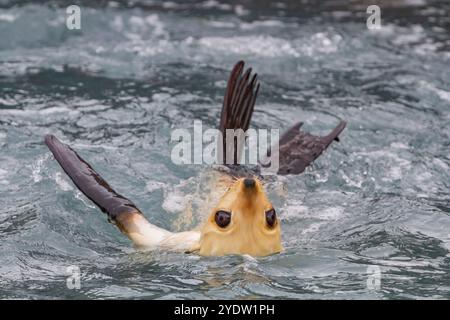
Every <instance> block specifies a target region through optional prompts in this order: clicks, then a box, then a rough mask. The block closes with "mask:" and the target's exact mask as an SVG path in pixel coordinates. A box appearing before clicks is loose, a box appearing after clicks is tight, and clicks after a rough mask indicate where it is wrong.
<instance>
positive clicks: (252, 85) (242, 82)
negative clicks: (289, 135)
mask: <svg viewBox="0 0 450 320" xmlns="http://www.w3.org/2000/svg"><path fill="white" fill-rule="evenodd" d="M258 91H259V82H258V80H257V74H254V75H252V68H248V69H247V70H245V71H244V62H243V61H239V62H238V63H236V65H235V66H234V68H233V70H232V71H231V74H230V77H229V79H228V83H227V89H226V92H225V97H224V100H223V106H222V112H221V115H220V125H219V130H220V131H221V132H222V136H223V141H222V144H223V153H222V155H223V156H222V158H223V163H225V164H228V165H231V164H238V160H237V159H238V155H240V154H241V152H242V149H243V144H240V145H238V143H237V139H235V141H234V143H233V144H231V145H227V144H226V129H242V130H243V131H244V132H245V131H247V129H248V128H249V126H250V120H251V117H252V114H253V110H254V107H255V101H256V97H257V95H258ZM233 149H234V159H233V158H231V159H232V160H233V161H232V163H230V161H227V159H226V158H227V154H231V153H233Z"/></svg>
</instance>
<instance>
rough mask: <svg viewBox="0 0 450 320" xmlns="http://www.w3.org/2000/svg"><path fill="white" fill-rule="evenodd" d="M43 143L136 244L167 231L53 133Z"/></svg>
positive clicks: (155, 240)
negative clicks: (155, 224)
mask: <svg viewBox="0 0 450 320" xmlns="http://www.w3.org/2000/svg"><path fill="white" fill-rule="evenodd" d="M45 144H46V145H47V146H48V148H49V149H50V151H51V152H52V153H53V155H54V156H55V159H56V160H57V161H58V163H59V164H60V165H61V167H62V168H63V170H64V171H65V172H66V173H67V175H68V176H69V177H70V178H71V179H72V181H73V183H74V184H75V185H76V186H77V188H78V189H79V190H80V191H81V192H82V193H83V194H84V195H86V197H88V198H89V199H90V200H92V202H94V203H95V204H96V205H97V206H98V207H99V208H100V209H101V210H102V211H103V212H104V213H106V214H107V215H108V220H109V221H110V222H113V223H114V224H116V225H117V227H118V228H119V229H120V230H121V231H122V232H123V233H124V234H126V235H127V236H128V238H130V239H131V240H132V241H133V242H134V244H135V245H136V246H139V247H142V246H152V245H155V244H157V243H158V242H159V241H161V239H163V238H164V237H166V236H167V235H168V234H170V233H169V232H168V231H166V230H163V229H160V228H158V227H156V226H154V225H152V224H150V223H149V222H148V221H147V219H146V218H145V217H144V215H143V214H142V213H141V211H140V210H139V209H138V208H137V207H136V205H135V204H134V203H133V202H131V201H130V200H128V199H127V198H125V197H123V196H122V195H120V194H118V193H117V192H116V191H114V190H113V189H112V188H111V187H110V186H109V184H108V183H107V182H106V181H105V180H104V179H103V178H102V177H101V176H100V175H99V174H98V173H97V172H95V170H94V169H93V168H92V167H91V166H90V165H89V164H88V163H87V162H86V161H84V160H83V159H82V158H81V157H80V156H79V155H78V154H77V153H76V152H75V151H74V150H72V149H71V148H70V147H69V146H68V145H66V144H64V143H62V142H61V141H59V140H58V139H57V138H56V137H55V136H53V135H47V136H46V137H45Z"/></svg>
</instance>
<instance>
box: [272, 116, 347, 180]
mask: <svg viewBox="0 0 450 320" xmlns="http://www.w3.org/2000/svg"><path fill="white" fill-rule="evenodd" d="M302 125H303V122H299V123H297V124H295V125H293V126H292V127H291V128H290V129H289V130H288V131H286V133H284V134H283V136H282V137H281V139H280V142H279V148H280V153H279V156H280V157H279V163H280V167H279V169H278V174H281V175H286V174H299V173H302V172H303V171H304V170H305V169H306V167H307V166H309V165H310V164H311V163H312V162H313V161H314V160H315V159H317V157H319V156H320V155H321V154H322V152H323V151H324V150H325V149H326V148H328V146H329V145H330V144H331V143H332V142H333V141H339V134H340V133H341V132H342V130H344V128H345V126H346V125H347V123H346V122H345V121H341V122H340V123H339V124H338V125H337V126H336V128H334V129H333V131H331V132H330V133H329V134H328V135H326V136H323V137H319V136H314V135H312V134H309V133H306V132H303V131H302V130H300V127H301V126H302Z"/></svg>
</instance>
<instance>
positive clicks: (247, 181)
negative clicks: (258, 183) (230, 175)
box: [244, 178, 255, 189]
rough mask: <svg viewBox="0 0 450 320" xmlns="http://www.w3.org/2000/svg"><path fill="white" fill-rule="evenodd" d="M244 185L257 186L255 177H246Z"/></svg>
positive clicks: (247, 186) (248, 186)
mask: <svg viewBox="0 0 450 320" xmlns="http://www.w3.org/2000/svg"><path fill="white" fill-rule="evenodd" d="M244 186H245V187H246V188H249V189H250V188H254V187H255V179H253V178H246V179H244Z"/></svg>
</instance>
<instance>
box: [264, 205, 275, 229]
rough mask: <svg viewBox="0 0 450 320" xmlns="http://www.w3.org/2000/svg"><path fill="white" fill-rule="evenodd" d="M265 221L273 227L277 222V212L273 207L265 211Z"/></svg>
mask: <svg viewBox="0 0 450 320" xmlns="http://www.w3.org/2000/svg"><path fill="white" fill-rule="evenodd" d="M266 222H267V225H268V226H269V227H273V226H274V225H275V223H276V222H277V213H276V212H275V209H270V210H268V211H266Z"/></svg>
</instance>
